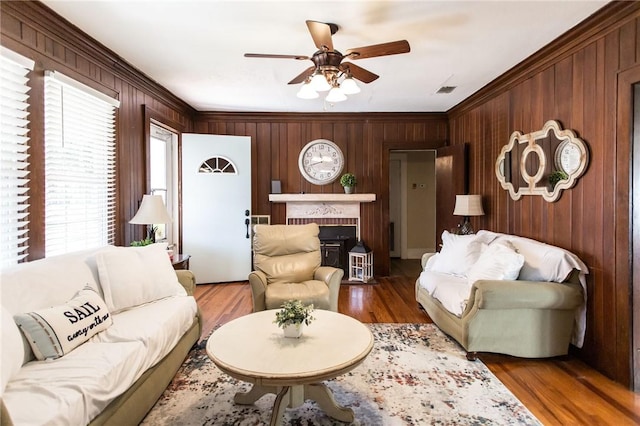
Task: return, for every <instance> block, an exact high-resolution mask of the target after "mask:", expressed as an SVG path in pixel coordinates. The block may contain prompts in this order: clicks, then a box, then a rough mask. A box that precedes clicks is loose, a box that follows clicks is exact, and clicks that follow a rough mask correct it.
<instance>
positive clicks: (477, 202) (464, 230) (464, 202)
mask: <svg viewBox="0 0 640 426" xmlns="http://www.w3.org/2000/svg"><path fill="white" fill-rule="evenodd" d="M453 214H454V215H455V216H464V219H463V221H462V223H461V224H460V225H458V229H459V233H460V234H462V235H467V234H473V232H474V231H473V228H472V227H471V222H469V216H482V215H484V210H482V195H456V206H455V208H454V209H453Z"/></svg>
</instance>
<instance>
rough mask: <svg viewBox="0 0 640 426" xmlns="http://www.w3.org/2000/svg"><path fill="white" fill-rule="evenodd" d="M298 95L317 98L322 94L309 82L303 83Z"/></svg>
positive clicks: (304, 97)
mask: <svg viewBox="0 0 640 426" xmlns="http://www.w3.org/2000/svg"><path fill="white" fill-rule="evenodd" d="M296 96H297V97H299V98H300V99H316V98H317V97H318V96H320V95H318V92H316V91H315V90H313V87H311V83H310V82H309V83H305V84H303V85H302V87H301V88H300V90H298V93H297V94H296Z"/></svg>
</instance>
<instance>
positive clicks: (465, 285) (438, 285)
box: [418, 270, 471, 317]
mask: <svg viewBox="0 0 640 426" xmlns="http://www.w3.org/2000/svg"><path fill="white" fill-rule="evenodd" d="M418 282H419V285H420V286H421V287H423V288H424V289H425V290H427V292H428V293H429V294H430V295H431V296H432V297H433V298H435V299H438V301H440V303H441V304H442V306H443V307H444V308H445V309H446V310H447V311H449V312H451V313H452V314H454V315H456V316H458V317H459V316H461V315H462V313H463V312H464V310H465V309H466V308H467V303H468V302H469V295H470V294H471V286H470V285H469V282H468V281H467V279H466V278H465V277H462V276H458V275H453V274H443V273H441V272H434V271H429V270H427V271H422V272H421V273H420V277H419V278H418Z"/></svg>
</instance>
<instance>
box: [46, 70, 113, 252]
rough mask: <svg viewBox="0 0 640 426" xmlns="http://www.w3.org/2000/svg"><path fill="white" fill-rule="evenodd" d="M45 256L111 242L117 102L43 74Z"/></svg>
mask: <svg viewBox="0 0 640 426" xmlns="http://www.w3.org/2000/svg"><path fill="white" fill-rule="evenodd" d="M44 100H45V255H46V256H53V255H57V254H63V253H69V252H73V251H78V250H82V249H87V248H94V247H101V246H104V245H107V244H113V242H114V236H115V113H116V108H117V107H118V106H119V103H118V101H117V100H115V99H112V98H109V97H108V96H106V95H104V94H102V93H100V92H98V91H96V90H94V89H92V88H90V87H88V86H84V85H83V84H81V83H79V82H77V81H75V80H72V79H70V78H69V77H67V76H65V75H64V74H61V73H58V72H51V71H47V72H45V96H44Z"/></svg>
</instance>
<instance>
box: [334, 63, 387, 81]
mask: <svg viewBox="0 0 640 426" xmlns="http://www.w3.org/2000/svg"><path fill="white" fill-rule="evenodd" d="M340 71H342V72H349V73H351V75H352V76H353V77H354V78H356V79H358V80H360V81H361V82H363V83H371V82H372V81H374V80H377V79H378V77H380V76H379V75H377V74H374V73H372V72H371V71H367V70H365V69H364V68H362V67H359V66H357V65H356V64H352V63H350V62H344V63H342V64H340Z"/></svg>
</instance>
